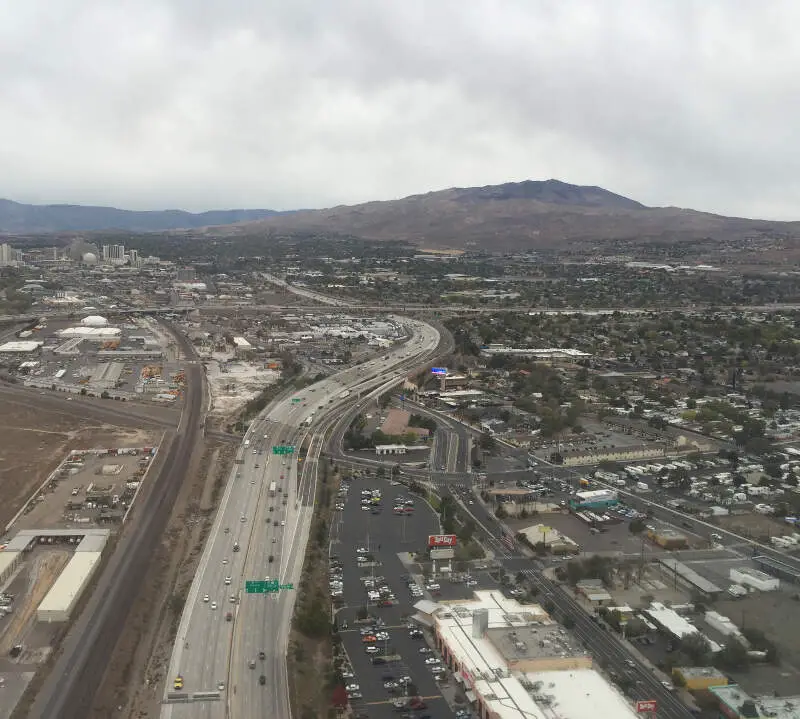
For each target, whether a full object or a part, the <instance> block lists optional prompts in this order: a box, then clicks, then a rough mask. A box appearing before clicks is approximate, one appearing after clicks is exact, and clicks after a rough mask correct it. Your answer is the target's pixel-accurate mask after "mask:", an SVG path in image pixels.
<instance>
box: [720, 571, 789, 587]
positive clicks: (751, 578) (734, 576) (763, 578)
mask: <svg viewBox="0 0 800 719" xmlns="http://www.w3.org/2000/svg"><path fill="white" fill-rule="evenodd" d="M730 580H731V581H732V582H733V583H734V584H741V585H742V586H743V587H751V588H752V589H758V590H759V591H760V592H772V591H775V590H776V589H778V588H779V587H780V586H781V580H780V579H778V578H777V577H772V576H770V575H769V574H767V573H766V572H762V571H759V570H758V569H752V568H751V567H731V571H730Z"/></svg>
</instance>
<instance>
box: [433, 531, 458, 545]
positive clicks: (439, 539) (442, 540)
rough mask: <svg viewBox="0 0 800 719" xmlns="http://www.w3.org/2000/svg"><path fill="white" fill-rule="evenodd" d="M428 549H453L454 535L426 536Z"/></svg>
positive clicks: (454, 543)
mask: <svg viewBox="0 0 800 719" xmlns="http://www.w3.org/2000/svg"><path fill="white" fill-rule="evenodd" d="M428 546H429V547H455V546H456V535H455V534H430V535H428Z"/></svg>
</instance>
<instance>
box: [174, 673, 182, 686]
mask: <svg viewBox="0 0 800 719" xmlns="http://www.w3.org/2000/svg"><path fill="white" fill-rule="evenodd" d="M172 688H173V689H183V677H182V676H181V675H180V674H178V676H177V677H175V680H174V681H173V682H172Z"/></svg>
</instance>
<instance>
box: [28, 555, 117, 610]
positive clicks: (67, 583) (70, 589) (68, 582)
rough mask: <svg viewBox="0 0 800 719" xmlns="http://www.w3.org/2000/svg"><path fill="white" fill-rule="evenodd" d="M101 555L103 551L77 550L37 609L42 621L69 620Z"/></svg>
mask: <svg viewBox="0 0 800 719" xmlns="http://www.w3.org/2000/svg"><path fill="white" fill-rule="evenodd" d="M101 556H102V552H75V554H74V555H73V556H72V559H70V560H69V562H68V564H67V566H66V567H64V571H63V572H61V574H59V576H58V579H56V581H55V583H54V584H53V586H52V587H50V591H49V592H48V593H47V594H46V595H45V598H44V599H43V600H42V602H41V604H40V605H39V607H38V609H37V610H36V618H37V619H38V620H39V621H40V622H66V621H68V620H69V618H70V615H71V614H72V610H73V609H74V608H75V605H76V604H77V603H78V600H79V599H80V596H81V594H82V592H83V590H84V588H85V587H86V585H87V584H88V583H89V580H90V579H91V578H92V575H93V574H94V571H95V569H97V565H98V564H99V563H100V558H101Z"/></svg>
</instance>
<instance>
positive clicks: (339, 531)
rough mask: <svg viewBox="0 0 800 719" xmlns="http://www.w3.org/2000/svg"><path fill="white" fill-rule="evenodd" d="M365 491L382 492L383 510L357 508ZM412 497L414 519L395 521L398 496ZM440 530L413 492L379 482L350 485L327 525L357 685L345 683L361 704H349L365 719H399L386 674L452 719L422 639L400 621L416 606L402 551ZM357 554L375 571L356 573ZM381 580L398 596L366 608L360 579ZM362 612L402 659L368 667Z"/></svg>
mask: <svg viewBox="0 0 800 719" xmlns="http://www.w3.org/2000/svg"><path fill="white" fill-rule="evenodd" d="M366 489H380V490H381V492H382V507H383V509H382V511H381V513H380V514H372V512H371V511H364V510H362V509H361V502H360V500H361V496H362V495H361V492H362V491H363V490H366ZM399 496H402V497H406V498H413V499H414V502H415V509H414V513H413V515H405V516H397V515H394V514H393V512H392V506H393V504H394V500H395V498H397V497H399ZM438 532H439V519H438V516H437V515H436V513H435V512H434V511H433V510H432V509H431V507H430V506H429V505H428V504H427V503H426V502H425V501H424V500H423V499H422V498H420V497H415V496H414V495H412V494H410V493H409V492H408V490H407V489H406V488H405V487H403V486H397V485H394V486H393V485H391V484H390V483H389V482H388V481H384V480H378V479H373V480H364V479H357V480H354V481H352V482H351V483H350V490H349V493H348V497H347V500H346V502H345V509H344V511H342V512H340V513H338V515H337V517H336V521H335V523H334V525H333V527H332V543H331V553H332V554H333V555H336V556H338V558H339V561H341V563H342V568H343V584H344V587H343V597H342V598H343V600H344V607H342V608H341V609H339V610H338V612H337V615H336V616H337V620H338V623H339V625H340V627H341V624H342V622H343V621H346V622H347V624H348V629H346V630H340V632H341V636H342V642H343V645H344V647H345V649H346V651H347V654H348V657H349V658H350V660H351V663H352V667H353V671H354V674H355V678H354V679H350V680H348V681H349V682H355V683H357V684H358V685H359V687H360V689H359V691H360V693H361V694H362V695H363V698H362V699H359V700H356V701H354V702H353V705H354V708H355V709H357V710H359V711H362V712H364V713H366V714H367V716H369V717H370V719H382V718H383V717H387V718H388V717H391V716H394V717H396V716H397V714H396V713H395V712H394V710H393V706H392V704H391V700H392V699H396V698H398V697H400V696H403V694H402V693H399V692H396V693H394V694H392V693H390V692H389V691H388V690H387V689H385V688H384V686H383V683H384V681H385V680H384V676H387V677H388V676H392V677H394V678H395V679H398V678H400V677H401V676H409V677H411V680H412V682H413V684H414V685H415V687H416V688H417V690H418V693H419V695H420V696H422V697H424V700H425V702H426V704H427V705H428V709H427V710H425V711H424V712H421V713H422V714H424V713H428V714H430V715H431V716H432V717H436V718H437V719H439V718H442V719H443V718H445V717H452V716H453V712H452V710H451V709H450V708H449V706H448V705H447V703H446V702H445V700H444V698H443V697H442V695H441V691H440V689H439V687H438V685H437V684H436V682H435V681H434V679H433V675H432V673H431V671H430V669H429V668H428V666H427V665H426V664H425V659H426V657H427V656H430V655H424V654H420V652H419V649H420V647H423V646H427V645H426V643H425V642H424V641H423V640H421V639H414V638H412V637H411V636H409V629H408V627H407V626H405V625H404V624H403V622H404V619H405V618H406V617H407V616H409V615H412V614H413V613H414V609H413V605H414V604H415V603H416V602H417V601H419V599H417V598H413V597H412V596H411V593H410V592H409V590H408V585H407V583H406V581H405V580H404V579H403V577H404V576H406V575H408V574H409V573H410V571H411V570H410V569H409V567H408V566H406V565H405V564H404V563H403V562H402V561H401V560H400V558H399V556H398V555H400V554H401V553H405V552H413V551H418V550H423V549H424V548H425V547H426V546H427V539H428V536H429V535H430V534H437V533H438ZM357 549H367V550H369V552H370V554H371V555H372V556H374V559H375V560H376V566H364V567H360V566H359V563H358V562H357V559H356V556H357V554H356V550H357ZM362 576H367V577H383V581H382V582H381V584H386V585H387V586H388V587H389V589H390V590H391V591H392V592H393V594H394V595H395V597H396V603H394V604H393V605H392V606H389V607H380V606H377V605H376V604H375V603H372V602H369V601H368V599H367V593H366V590H365V588H364V586H363V584H362V582H361V577H362ZM360 609H366V610H367V611H368V612H369V614H370V615H371V616H373V617H375V618H376V619H378V618H379V619H380V620H382V621H383V623H384V625H385V626H384V627H382V629H383V630H385V631H386V632H387V633H388V634H389V636H390V639H389V640H388V642H379V643H378V646H379V647H380V648H381V650H382V651H383V653H384V654H388V655H390V656H394V655H399V656H400V657H401V659H400V660H399V661H396V662H392V663H391V664H380V665H377V666H375V665H373V664H372V662H371V659H370V657H369V655H367V654H366V652H365V649H364V646H365V645H364V643H363V642H362V637H361V634H360V631H359V625H358V624H357V623H356V618H357V614H358V611H359V610H360Z"/></svg>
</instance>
